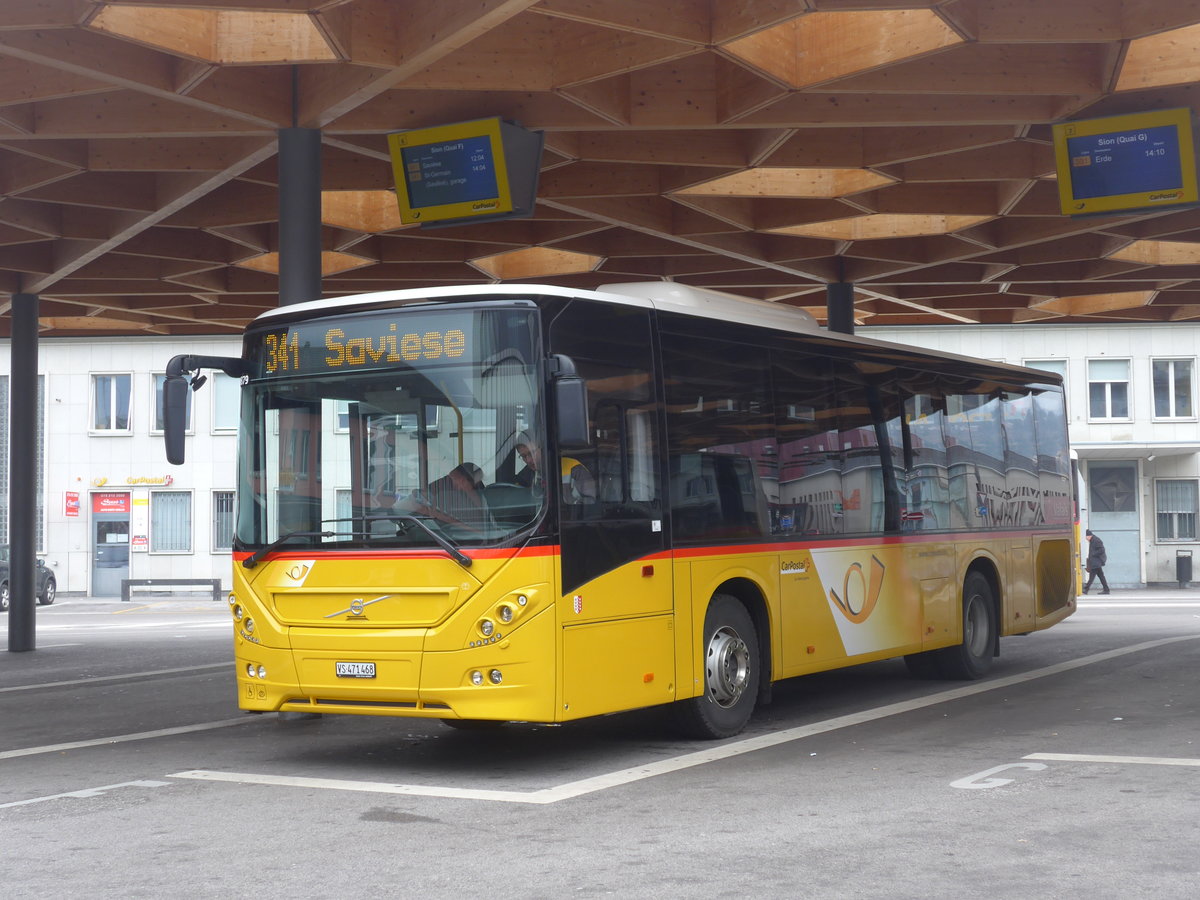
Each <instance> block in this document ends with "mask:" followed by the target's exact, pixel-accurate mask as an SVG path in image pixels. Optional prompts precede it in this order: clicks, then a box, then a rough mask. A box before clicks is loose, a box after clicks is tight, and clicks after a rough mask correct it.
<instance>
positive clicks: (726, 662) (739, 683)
mask: <svg viewBox="0 0 1200 900" xmlns="http://www.w3.org/2000/svg"><path fill="white" fill-rule="evenodd" d="M705 674H706V676H707V677H706V679H705V681H706V684H707V688H708V696H709V698H710V699H711V700H712V701H713V702H714V703H716V704H717V705H718V706H721V707H725V708H729V707H731V706H733V705H734V704H735V703H737V702H738V700H739V699H740V698H741V696H742V694H743V693H745V691H746V685H748V684H749V683H750V648H749V647H747V646H746V642H745V641H743V640H742V638H741V636H739V635H738V633H737V632H736V631H734V630H733V629H732V628H730V627H728V626H725V627H724V628H718V629H717V630H716V632H715V633H714V634H713V636H712V639H711V640H710V641H709V642H708V652H707V654H706V656H705Z"/></svg>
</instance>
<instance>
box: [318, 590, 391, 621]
mask: <svg viewBox="0 0 1200 900" xmlns="http://www.w3.org/2000/svg"><path fill="white" fill-rule="evenodd" d="M390 596H392V595H391V594H384V595H383V596H382V597H376V598H375V599H374V600H364V599H363V598H362V597H355V598H354V599H353V600H351V601H350V605H349V606H347V607H346V608H345V609H339V610H338V611H337V612H334V613H330V614H329V615H327V616H326V617H325V618H327V619H336V618H337V617H338V616H344V615H346V614H347V613H348V614H349V615H350V616H361V615H362V614H363V611H364V610H365V609H366V608H367V607H368V606H370V605H371V604H373V603H378V602H379V601H380V600H386V599H387V598H388V597H390Z"/></svg>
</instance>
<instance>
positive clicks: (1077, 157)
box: [1053, 109, 1197, 216]
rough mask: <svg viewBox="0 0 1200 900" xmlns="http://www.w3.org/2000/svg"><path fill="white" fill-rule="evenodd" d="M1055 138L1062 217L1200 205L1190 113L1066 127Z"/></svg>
mask: <svg viewBox="0 0 1200 900" xmlns="http://www.w3.org/2000/svg"><path fill="white" fill-rule="evenodd" d="M1053 135H1054V152H1055V159H1056V163H1057V171H1058V193H1059V201H1060V205H1061V208H1062V212H1063V214H1064V215H1069V216H1089V215H1101V214H1105V213H1121V212H1138V211H1144V210H1152V209H1159V208H1164V207H1165V208H1171V207H1178V206H1184V205H1190V204H1195V203H1196V202H1197V192H1196V159H1195V150H1194V148H1193V142H1192V121H1191V110H1190V109H1169V110H1160V111H1157V112H1148V113H1134V114H1131V115H1125V116H1110V117H1108V118H1104V119H1090V120H1086V121H1079V122H1064V123H1062V124H1059V125H1055V126H1054V128H1053Z"/></svg>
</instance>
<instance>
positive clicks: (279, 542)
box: [242, 531, 337, 569]
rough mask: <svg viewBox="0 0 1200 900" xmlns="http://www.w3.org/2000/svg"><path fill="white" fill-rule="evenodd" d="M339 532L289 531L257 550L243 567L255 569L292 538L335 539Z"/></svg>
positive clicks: (243, 562) (243, 561) (245, 561)
mask: <svg viewBox="0 0 1200 900" xmlns="http://www.w3.org/2000/svg"><path fill="white" fill-rule="evenodd" d="M336 533H337V532H334V531H289V532H288V533H287V534H284V535H280V536H279V537H277V538H275V540H273V541H271V543H269V544H267V546H265V547H263V548H261V549H259V550H255V551H254V552H253V553H251V554H250V555H249V556H247V557H246V558H245V559H243V560H242V566H243V567H244V568H247V569H253V568H254V567H255V566H257V565H258V561H259V560H260V559H262V558H263V557H264V556H266V555H267V554H268V553H270V552H271V551H272V550H278V549H279V548H280V547H282V546H283V545H284V544H286V543H287V542H288V541H290V540H291V539H292V538H297V537H323V538H326V537H333V536H334V535H335V534H336Z"/></svg>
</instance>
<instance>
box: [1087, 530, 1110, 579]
mask: <svg viewBox="0 0 1200 900" xmlns="http://www.w3.org/2000/svg"><path fill="white" fill-rule="evenodd" d="M1084 537H1086V538H1087V542H1088V555H1087V562H1085V563H1084V564H1083V567H1084V568H1085V569H1087V573H1088V580H1087V584H1085V585H1084V586H1083V592H1084V593H1085V594H1086V593H1087V592H1088V588H1090V587H1091V586H1092V582H1093V581H1095V580H1096V578H1097V577H1099V578H1100V587H1101V591H1100V593H1102V594H1107V593H1108V592H1109V591H1108V580H1107V579H1106V578H1105V577H1104V567H1105V566H1106V565H1108V554H1106V553H1105V552H1104V541H1102V540H1100V538H1098V537H1096V536H1095V535H1094V534H1092V532H1091V531H1090V530H1089V531H1087V532H1086V533H1085V535H1084Z"/></svg>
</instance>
